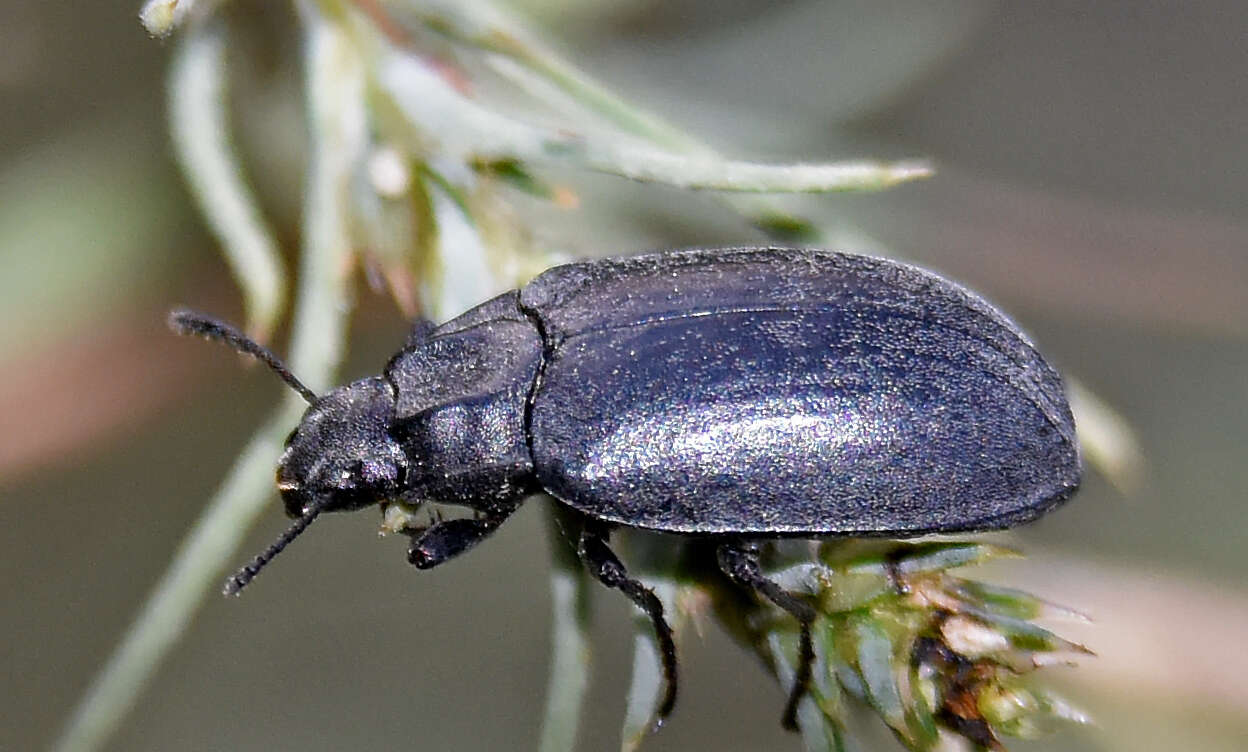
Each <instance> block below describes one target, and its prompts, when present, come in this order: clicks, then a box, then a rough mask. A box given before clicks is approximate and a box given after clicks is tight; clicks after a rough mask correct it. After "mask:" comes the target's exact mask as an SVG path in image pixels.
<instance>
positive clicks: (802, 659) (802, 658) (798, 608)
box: [717, 542, 816, 731]
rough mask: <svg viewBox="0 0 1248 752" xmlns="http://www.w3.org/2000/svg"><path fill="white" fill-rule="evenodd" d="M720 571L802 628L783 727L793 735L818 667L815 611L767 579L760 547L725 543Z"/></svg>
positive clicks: (720, 556)
mask: <svg viewBox="0 0 1248 752" xmlns="http://www.w3.org/2000/svg"><path fill="white" fill-rule="evenodd" d="M717 558H718V559H719V568H720V569H722V570H723V571H724V574H726V575H728V578H729V579H731V580H732V581H733V582H735V583H737V584H738V585H741V586H743V587H748V588H751V589H753V590H756V591H758V592H759V593H761V594H762V595H763V597H765V598H766V599H767V600H769V601H771V602H772V603H774V604H776V605H777V606H779V607H780V608H782V609H784V610H785V611H788V612H789V613H790V614H792V615H793V617H794V618H795V619H797V620H798V622H799V623H800V624H801V638H800V639H799V641H798V656H797V666H796V670H795V672H794V677H793V688H792V689H791V690H790V691H789V699H788V702H786V703H785V705H784V716H783V718H782V720H781V723H783V724H784V727H785V728H786V729H789V730H790V731H797V730H798V729H797V706H798V705H799V704H800V703H801V701H802V698H803V697H805V696H806V692H807V691H809V689H810V678H811V674H812V672H813V670H814V664H815V646H814V642H813V640H812V639H811V636H810V625H811V623H812V622H814V620H815V615H816V614H815V609H814V608H812V607H811V605H810V604H809V603H807V602H805V601H804V600H802V599H801V598H800V597H799V596H797V595H795V594H794V593H790V592H789V591H787V590H785V589H784V588H782V587H780V586H779V585H778V584H776V583H775V582H773V581H772V580H769V579H767V577H765V576H764V575H763V572H762V569H761V567H760V566H759V564H758V544H757V543H743V542H734V543H724V544H721V545H720V547H719V550H718V551H717Z"/></svg>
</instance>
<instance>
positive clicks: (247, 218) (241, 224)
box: [168, 19, 287, 340]
mask: <svg viewBox="0 0 1248 752" xmlns="http://www.w3.org/2000/svg"><path fill="white" fill-rule="evenodd" d="M225 47H226V38H225V28H224V24H223V23H222V21H221V20H220V19H211V20H208V21H207V22H205V23H201V24H193V25H192V28H190V29H188V30H187V34H186V35H185V36H184V37H183V38H182V40H181V41H180V43H179V44H178V45H177V48H176V52H175V54H174V57H173V62H172V65H171V67H170V71H169V86H168V91H169V128H170V132H171V134H172V137H173V145H174V149H175V150H176V153H177V156H178V159H179V161H180V162H181V163H182V168H183V172H184V173H185V175H186V180H187V183H188V184H189V186H190V188H191V193H192V195H193V196H194V197H195V200H196V202H197V204H198V205H199V210H200V211H201V212H202V213H203V216H204V218H205V219H206V220H207V222H208V226H209V227H210V228H211V229H212V231H213V233H214V234H215V235H216V236H217V239H218V240H219V241H220V243H221V249H222V251H223V252H224V253H225V257H226V260H227V261H228V262H229V264H230V269H231V271H233V272H234V280H235V281H236V282H237V283H238V286H239V287H240V288H242V291H243V300H244V304H245V306H246V310H247V327H246V328H247V331H248V333H249V334H251V335H252V336H253V337H256V338H257V339H260V340H265V339H267V338H268V336H267V335H268V334H269V333H270V332H272V331H273V327H274V326H275V325H276V323H277V319H278V317H279V316H281V314H282V307H283V306H284V305H285V291H286V286H287V281H286V273H285V270H284V269H283V267H282V262H281V257H280V256H279V254H278V250H277V242H276V241H274V239H273V233H272V232H271V231H270V230H269V228H268V226H267V225H266V223H265V221H264V219H263V217H262V216H261V212H260V208H259V205H258V203H257V202H256V198H255V196H254V195H253V194H252V192H251V190H250V188H248V187H247V183H246V180H245V179H244V178H243V171H242V166H241V165H240V163H239V160H238V154H237V153H236V152H235V151H234V148H233V145H232V144H231V143H230V136H229V123H228V122H226V118H227V116H228V113H229V107H227V106H226V94H227V92H226V88H225V87H226V70H225V68H226V65H225Z"/></svg>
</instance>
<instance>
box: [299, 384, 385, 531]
mask: <svg viewBox="0 0 1248 752" xmlns="http://www.w3.org/2000/svg"><path fill="white" fill-rule="evenodd" d="M393 418H394V393H393V391H392V390H391V388H390V385H389V384H388V383H387V382H386V381H385V380H384V379H382V378H377V377H373V378H367V379H361V380H359V381H356V382H354V383H351V384H347V385H346V386H342V387H339V388H337V389H334V390H333V391H331V392H329V393H328V394H326V395H325V396H323V397H321V398H319V399H318V400H316V402H314V403H313V404H312V406H311V407H309V408H308V410H307V412H305V413H304V415H303V420H301V421H300V423H299V427H298V428H296V429H295V430H294V432H293V433H291V435H290V438H289V439H287V441H286V451H285V452H284V453H283V454H282V458H281V460H280V461H279V462H278V467H277V487H278V489H280V490H281V492H282V501H283V503H284V504H285V505H286V514H288V515H289V516H291V517H302V516H304V515H305V514H307V513H308V512H309V511H310V510H312V509H313V508H316V509H317V510H318V511H329V512H335V511H351V510H355V509H362V508H363V507H366V506H370V505H372V504H376V503H378V502H380V501H384V500H386V499H388V498H391V497H393V496H394V495H395V494H396V493H397V492H398V490H399V488H400V487H401V486H402V484H403V481H404V478H405V477H406V475H407V457H406V456H405V455H404V454H403V450H402V449H400V448H399V445H398V443H397V442H396V441H395V440H394V439H393V438H392V437H391V436H390V432H389V428H390V422H391V421H392V420H393Z"/></svg>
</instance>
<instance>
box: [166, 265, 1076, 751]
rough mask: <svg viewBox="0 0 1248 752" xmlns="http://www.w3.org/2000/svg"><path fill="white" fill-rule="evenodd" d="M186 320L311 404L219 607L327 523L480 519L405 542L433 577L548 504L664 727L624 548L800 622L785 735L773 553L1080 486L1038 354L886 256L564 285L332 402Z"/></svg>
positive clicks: (487, 315) (620, 276) (810, 614)
mask: <svg viewBox="0 0 1248 752" xmlns="http://www.w3.org/2000/svg"><path fill="white" fill-rule="evenodd" d="M172 321H173V323H174V325H175V328H177V329H178V330H179V331H183V332H194V333H199V334H204V335H207V336H211V337H215V338H218V339H222V340H225V341H226V342H228V343H230V344H232V345H233V346H234V347H236V348H237V349H240V350H242V351H244V352H248V353H250V354H252V355H256V356H257V357H259V358H261V359H262V360H264V361H265V362H267V363H269V365H270V366H272V367H273V368H274V369H275V370H276V371H277V372H278V373H279V374H280V375H281V376H282V377H283V378H284V379H286V381H287V382H288V383H289V384H291V385H292V386H293V387H294V388H296V389H297V390H299V391H300V393H301V394H303V395H304V397H305V398H306V399H307V400H308V401H309V402H310V403H311V407H309V408H308V411H307V413H306V414H305V415H304V417H303V421H302V422H301V423H300V425H299V427H298V428H297V429H296V430H295V431H294V433H293V434H291V437H290V439H289V440H288V442H287V446H286V451H285V453H284V454H283V455H282V458H281V462H280V465H279V468H278V473H277V482H278V488H280V489H281V493H282V498H283V501H284V503H285V506H286V511H287V513H288V514H289V515H291V516H292V517H296V518H298V519H297V521H296V522H295V523H294V525H293V526H292V527H291V529H290V530H289V531H288V532H287V533H286V534H285V535H283V536H282V538H281V539H279V540H278V541H277V543H275V544H274V545H273V546H272V547H271V548H270V549H269V550H268V551H266V552H265V553H263V554H261V555H260V556H258V557H257V558H256V559H255V560H254V561H253V562H252V563H251V564H249V565H248V566H247V567H245V568H244V569H243V570H242V571H240V572H239V574H237V575H235V576H234V577H233V578H231V580H230V581H229V583H228V584H227V591H228V592H237V591H238V590H239V589H241V588H242V587H243V586H244V585H246V584H247V582H248V581H250V580H251V578H252V577H253V576H254V575H255V573H256V572H257V571H258V570H259V569H260V567H262V566H263V565H264V564H265V563H266V562H267V561H268V560H269V559H271V558H272V557H273V556H274V555H276V554H277V552H279V551H280V550H281V549H282V548H283V547H284V546H285V545H286V544H287V543H289V542H290V540H292V539H293V538H294V537H295V536H296V535H298V534H299V533H300V532H302V530H303V529H304V528H306V527H307V525H308V524H309V523H310V522H311V521H312V520H313V519H314V518H315V517H316V516H317V515H318V514H320V513H321V512H324V511H338V510H352V509H359V508H362V507H365V506H370V505H372V504H376V503H381V504H383V505H385V504H388V503H390V502H392V501H396V500H398V501H402V502H404V503H406V504H407V505H414V504H419V503H421V502H423V501H437V502H440V503H449V504H457V505H462V506H465V507H468V508H470V509H471V510H473V512H474V516H473V518H471V519H450V520H444V521H439V522H436V523H435V524H432V525H429V526H427V527H423V528H419V529H411V530H409V531H408V532H409V534H410V535H411V536H412V544H411V549H410V551H409V554H408V558H409V560H410V561H411V562H412V563H413V564H415V565H416V566H417V567H419V568H421V569H428V568H430V567H434V566H437V565H438V564H441V563H443V562H445V561H448V560H450V559H452V558H454V557H456V556H458V555H459V554H461V553H463V552H464V551H466V550H468V549H469V548H471V547H472V546H473V545H475V544H476V543H477V542H478V541H480V540H482V539H484V538H485V537H487V536H489V535H490V534H491V533H492V532H494V530H495V529H496V528H497V527H498V526H499V525H500V524H502V523H503V521H504V520H506V519H507V517H508V516H509V515H510V514H511V513H512V512H514V511H515V510H516V509H517V507H519V505H520V503H521V502H522V501H523V500H524V499H525V498H526V497H527V496H530V495H532V494H535V493H538V492H546V493H548V494H550V495H551V496H553V497H554V498H555V499H557V500H558V501H559V502H560V503H562V504H565V505H567V506H568V507H570V508H571V509H573V510H575V512H577V513H579V516H580V517H581V518H583V520H584V526H583V530H582V531H581V533H580V538H579V548H578V551H579V554H580V557H581V559H582V560H583V561H584V563H585V565H586V566H587V567H588V568H589V570H590V571H591V572H592V573H593V574H594V576H595V577H597V578H598V579H599V580H600V581H601V582H602V583H603V584H605V585H607V586H608V587H613V588H617V589H619V590H621V591H623V592H624V593H625V594H626V595H627V596H628V597H629V598H630V599H632V600H633V602H634V603H636V604H637V605H638V606H639V607H640V608H642V609H643V610H644V611H645V612H646V613H647V614H648V615H649V616H650V618H651V620H652V621H653V622H654V627H655V630H656V632H657V636H658V640H659V645H660V647H661V652H662V655H663V661H664V671H665V676H666V679H667V692H666V695H665V697H664V699H663V701H662V704H661V706H660V707H659V710H658V713H659V717H660V718H662V717H663V716H665V715H667V713H668V712H670V710H671V709H672V706H673V704H674V702H675V697H676V653H675V647H674V644H673V642H672V637H671V629H670V628H669V626H668V624H667V622H666V620H665V619H664V616H663V606H662V604H661V603H660V602H659V600H658V599H657V598H656V597H655V596H654V594H653V593H652V592H651V591H650V590H648V589H647V588H646V587H645V586H643V585H642V584H641V583H640V582H638V581H637V580H636V579H633V578H632V577H630V576H629V575H628V573H627V571H626V570H625V567H624V565H623V564H621V563H620V560H619V559H618V558H617V557H616V556H615V555H614V554H613V553H612V551H611V549H610V548H609V547H608V534H609V531H610V530H611V529H612V528H613V527H621V526H622V527H632V528H643V529H646V530H654V531H660V532H664V533H674V534H679V535H685V536H698V537H702V538H709V539H713V540H714V541H716V542H717V543H718V548H717V550H718V562H719V566H720V567H721V568H722V569H723V571H724V573H725V574H726V575H727V576H728V577H729V578H730V579H731V580H732V581H733V582H735V583H737V584H739V585H741V586H744V587H748V588H752V589H754V590H755V591H757V592H759V593H760V594H761V595H762V596H764V597H766V598H767V599H769V600H771V601H772V602H774V603H775V604H776V605H778V606H779V607H780V608H782V609H784V610H786V611H788V612H789V613H791V614H792V615H793V616H794V617H796V618H797V619H798V620H799V622H800V624H801V628H802V632H801V634H802V639H801V657H800V661H799V670H798V672H797V680H796V682H795V685H794V687H793V689H792V692H791V693H790V696H789V702H788V705H787V707H786V711H785V723H786V725H788V726H790V727H792V726H793V725H794V722H795V713H796V708H797V703H798V701H799V700H800V698H801V696H802V694H803V692H804V691H805V688H806V686H807V684H808V683H809V679H810V672H811V663H812V660H813V656H814V653H813V650H812V648H811V641H810V624H811V622H812V621H813V620H814V618H815V616H816V614H815V610H814V609H813V607H812V606H811V605H810V604H809V603H807V602H806V601H805V600H804V599H803V598H802V597H801V596H799V595H796V594H793V593H789V592H787V591H785V590H783V589H782V588H781V587H779V586H778V585H777V584H775V583H774V582H772V581H771V580H769V579H768V578H767V577H765V576H764V575H763V574H762V572H761V571H760V568H759V560H758V556H759V543H760V542H761V541H763V540H766V539H774V538H780V537H796V538H817V537H823V536H852V535H859V536H861V535H871V536H912V535H921V534H925V533H938V532H955V531H972V530H988V529H994V528H1005V527H1010V526H1012V525H1017V524H1020V523H1023V522H1027V521H1029V520H1032V519H1034V518H1036V517H1038V516H1039V515H1041V514H1043V513H1044V512H1046V511H1048V510H1049V509H1051V508H1053V507H1054V506H1056V505H1057V504H1059V503H1060V502H1062V501H1063V500H1064V499H1066V498H1068V497H1069V496H1070V495H1071V494H1072V493H1073V492H1074V491H1075V489H1076V487H1077V486H1078V484H1079V477H1080V462H1079V448H1078V443H1077V442H1076V439H1075V427H1074V421H1073V419H1072V417H1071V412H1070V406H1069V405H1068V404H1067V401H1066V397H1065V395H1064V393H1063V390H1062V382H1061V379H1060V378H1059V377H1058V375H1057V372H1056V371H1054V370H1053V368H1052V367H1051V366H1050V365H1049V364H1048V363H1047V362H1045V360H1044V359H1043V358H1042V357H1041V356H1040V354H1039V353H1038V352H1037V351H1036V349H1035V347H1034V346H1033V345H1032V344H1031V342H1030V341H1029V340H1028V339H1027V337H1026V336H1025V335H1024V334H1023V333H1022V332H1021V331H1020V330H1019V328H1018V327H1017V326H1016V325H1015V324H1014V323H1013V322H1011V321H1010V320H1009V319H1008V318H1006V317H1005V316H1004V315H1002V314H1001V313H1000V312H999V311H997V310H996V309H995V308H993V307H992V306H991V305H989V304H988V303H986V302H984V301H983V300H982V299H980V298H979V297H977V296H975V295H973V294H972V293H970V292H968V291H966V290H964V289H963V288H961V287H959V286H957V285H955V284H952V283H950V282H948V281H946V280H944V279H941V278H940V277H937V276H935V275H933V274H931V273H929V272H926V271H923V270H921V269H917V268H915V267H912V266H907V265H904V264H899V263H896V262H893V261H887V260H883V259H875V258H867V257H863V256H851V255H846V254H840V253H831V252H826V251H814V250H793V249H775V248H762V249H757V248H734V249H722V250H696V251H682V252H675V253H660V254H652V255H646V256H635V257H630V258H615V259H603V260H598V261H588V262H584V263H577V264H569V265H566V266H560V267H556V268H554V269H551V270H549V271H547V272H545V273H544V274H542V275H540V276H539V277H537V278H536V279H535V280H533V281H532V282H530V283H529V284H528V285H526V286H524V287H523V288H521V289H519V290H513V291H511V292H508V293H505V294H503V295H500V296H498V297H496V298H494V299H493V300H490V301H488V302H486V303H483V304H481V305H480V306H477V307H476V308H473V309H472V310H470V311H468V312H467V313H465V314H463V315H462V316H459V317H458V318H456V319H453V320H451V321H449V322H447V323H445V324H442V325H441V326H438V327H436V328H431V329H430V328H425V329H424V330H418V332H419V334H418V336H415V337H414V338H413V341H412V342H411V343H410V344H409V345H408V346H407V347H405V348H404V349H403V350H402V351H400V352H399V353H398V354H397V355H396V356H394V358H393V359H391V361H390V363H389V364H388V365H387V366H386V368H385V371H384V372H383V373H382V375H381V376H375V377H370V378H366V379H361V380H359V381H356V382H354V383H351V384H348V385H346V386H343V387H339V388H337V389H334V390H333V391H331V392H329V393H328V394H325V395H324V396H320V397H317V396H316V395H315V394H313V393H312V392H311V391H309V390H308V389H307V388H306V387H304V386H303V385H302V384H300V383H299V382H298V380H297V379H295V378H294V376H292V375H291V374H290V372H289V371H288V370H287V369H286V368H285V367H284V366H283V365H282V364H281V363H280V362H279V361H278V360H277V359H276V357H275V356H273V355H272V353H269V352H268V351H267V350H265V349H264V348H262V347H260V346H259V345H256V344H255V343H253V342H251V341H250V340H247V339H246V338H245V337H244V336H243V335H241V334H239V333H238V332H237V331H235V330H233V329H231V328H230V327H228V326H226V325H224V324H222V323H220V322H217V321H214V320H211V319H207V318H205V317H202V316H198V315H195V314H190V313H186V312H180V313H175V314H174V316H173V317H172Z"/></svg>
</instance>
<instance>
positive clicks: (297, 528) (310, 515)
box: [221, 502, 325, 595]
mask: <svg viewBox="0 0 1248 752" xmlns="http://www.w3.org/2000/svg"><path fill="white" fill-rule="evenodd" d="M324 508H325V504H324V502H322V503H318V504H313V505H312V506H310V507H308V508H307V509H306V510H305V511H304V513H303V516H301V517H300V518H299V519H297V520H295V521H294V522H293V523H292V524H291V526H290V527H288V528H286V532H284V533H282V534H281V537H279V538H278V539H277V540H275V541H273V544H272V545H270V546H269V547H268V548H266V549H264V551H262V552H260V553H259V554H257V555H256V558H254V559H252V560H251V561H249V562H247V564H246V566H244V567H243V568H242V569H240V570H238V571H237V572H235V573H234V574H233V575H232V576H231V577H230V578H229V579H228V580H226V581H225V587H224V588H223V589H222V591H221V592H223V593H225V594H226V595H238V594H239V592H241V591H242V589H243V588H245V587H247V583H249V582H251V581H252V580H254V579H255V578H256V575H257V574H259V573H260V570H261V569H264V565H265V564H268V563H269V562H270V561H273V557H275V556H277V555H278V554H280V553H281V552H282V549H284V548H286V546H288V545H290V542H291V541H293V540H294V539H295V538H298V537H299V534H300V533H302V532H303V531H304V530H307V529H308V525H311V524H312V520H315V519H316V516H317V515H318V514H320V513H321V510H322V509H324Z"/></svg>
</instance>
